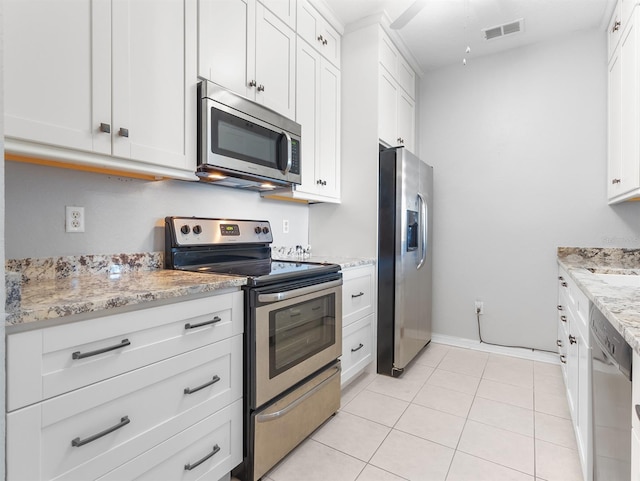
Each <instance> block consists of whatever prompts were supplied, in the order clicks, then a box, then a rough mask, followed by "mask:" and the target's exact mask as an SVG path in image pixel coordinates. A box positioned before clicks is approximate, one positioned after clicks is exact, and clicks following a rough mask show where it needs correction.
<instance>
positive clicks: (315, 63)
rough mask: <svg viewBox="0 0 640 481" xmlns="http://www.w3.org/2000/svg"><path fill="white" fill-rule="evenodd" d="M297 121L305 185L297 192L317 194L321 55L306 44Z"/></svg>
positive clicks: (302, 50)
mask: <svg viewBox="0 0 640 481" xmlns="http://www.w3.org/2000/svg"><path fill="white" fill-rule="evenodd" d="M296 61H297V79H296V122H298V123H299V124H300V125H301V126H302V139H303V140H302V152H301V159H302V184H301V185H300V187H298V188H296V190H297V191H300V192H307V193H315V192H316V191H317V190H318V188H319V184H316V182H317V178H318V177H317V173H316V171H315V164H316V156H317V143H316V142H317V141H316V139H317V137H318V106H319V104H320V99H319V98H318V94H319V92H320V86H319V82H320V75H319V73H320V55H319V54H318V53H317V52H316V51H315V50H314V49H313V48H311V47H310V46H309V45H308V44H307V43H306V42H299V43H298V57H297V59H296Z"/></svg>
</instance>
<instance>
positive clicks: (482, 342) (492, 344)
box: [476, 307, 558, 354]
mask: <svg viewBox="0 0 640 481" xmlns="http://www.w3.org/2000/svg"><path fill="white" fill-rule="evenodd" d="M476 317H477V318H478V338H480V344H489V345H490V346H499V347H513V348H515V349H527V350H529V351H543V352H551V353H553V354H558V353H557V352H556V351H549V350H548V349H538V348H535V347H528V346H510V345H507V344H496V343H494V342H487V341H485V340H483V339H482V332H480V308H479V307H477V308H476Z"/></svg>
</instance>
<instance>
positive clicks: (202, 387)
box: [184, 375, 220, 394]
mask: <svg viewBox="0 0 640 481" xmlns="http://www.w3.org/2000/svg"><path fill="white" fill-rule="evenodd" d="M219 380H220V376H217V375H216V376H213V379H211V381H209V382H205V383H204V384H203V385H201V386H198V387H194V388H193V389H191V388H190V387H185V388H184V393H185V394H193V393H194V392H198V391H200V389H204V388H205V387H209V386H211V385H213V384H215V383H217V382H218V381H219Z"/></svg>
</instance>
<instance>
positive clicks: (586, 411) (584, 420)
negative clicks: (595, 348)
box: [576, 334, 592, 479]
mask: <svg viewBox="0 0 640 481" xmlns="http://www.w3.org/2000/svg"><path fill="white" fill-rule="evenodd" d="M576 347H577V350H578V399H577V404H578V406H577V409H578V412H577V416H576V434H577V436H576V441H577V444H578V452H579V453H580V461H581V463H582V470H583V472H584V473H587V472H589V471H591V463H590V462H589V461H590V459H591V449H590V448H591V422H592V416H591V382H590V379H591V349H590V348H589V346H588V344H587V341H586V339H585V338H584V337H583V336H582V335H579V334H578V335H577V336H576ZM587 479H591V476H587Z"/></svg>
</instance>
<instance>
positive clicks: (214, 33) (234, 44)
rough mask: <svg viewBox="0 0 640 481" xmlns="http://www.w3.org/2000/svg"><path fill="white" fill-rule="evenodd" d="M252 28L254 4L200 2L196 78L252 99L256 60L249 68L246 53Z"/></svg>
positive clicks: (246, 1)
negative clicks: (198, 77)
mask: <svg viewBox="0 0 640 481" xmlns="http://www.w3.org/2000/svg"><path fill="white" fill-rule="evenodd" d="M254 25H255V0H199V1H198V75H199V76H200V77H203V78H206V79H209V80H211V81H212V82H215V83H217V84H218V85H222V86H223V87H225V88H228V89H229V90H233V91H234V92H237V93H239V94H240V95H245V96H251V97H253V95H254V93H255V91H254V89H253V88H252V87H249V82H250V81H251V80H254V76H255V72H254V68H255V60H254V62H253V63H252V64H249V63H248V59H247V52H248V46H249V45H253V44H254V43H255V31H254V28H253V26H254ZM249 26H250V27H249ZM249 40H252V43H248V42H249ZM251 48H253V47H251Z"/></svg>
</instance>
